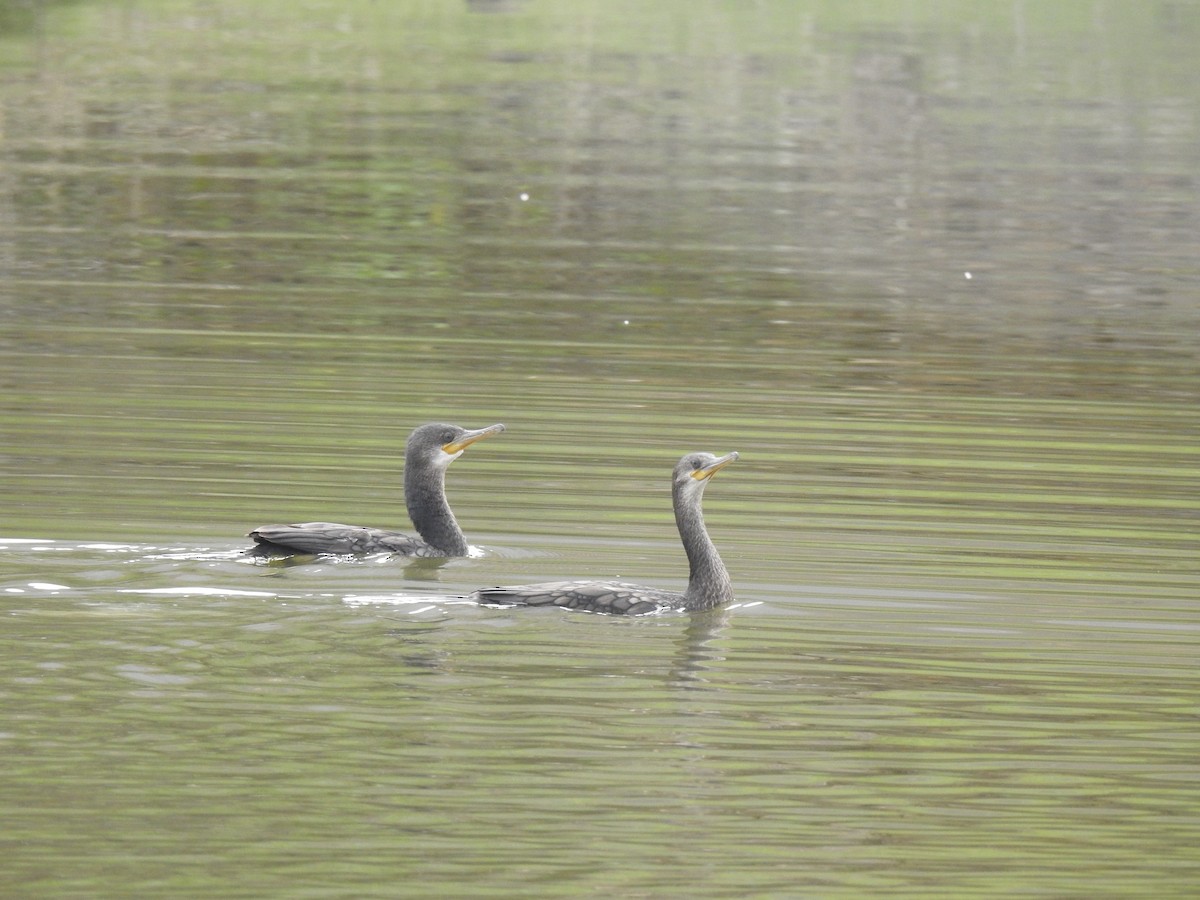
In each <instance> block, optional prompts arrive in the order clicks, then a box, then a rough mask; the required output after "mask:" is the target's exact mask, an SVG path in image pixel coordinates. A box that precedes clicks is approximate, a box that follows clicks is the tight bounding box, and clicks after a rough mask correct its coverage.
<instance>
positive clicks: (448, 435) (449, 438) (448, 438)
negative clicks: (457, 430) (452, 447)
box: [442, 431, 454, 444]
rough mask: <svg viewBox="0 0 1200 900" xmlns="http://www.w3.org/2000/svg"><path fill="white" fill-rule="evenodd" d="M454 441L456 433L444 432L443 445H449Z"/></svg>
mask: <svg viewBox="0 0 1200 900" xmlns="http://www.w3.org/2000/svg"><path fill="white" fill-rule="evenodd" d="M453 440H454V432H453V431H444V432H442V443H443V444H449V443H450V442H451V441H453Z"/></svg>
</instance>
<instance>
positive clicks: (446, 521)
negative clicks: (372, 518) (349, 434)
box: [249, 423, 504, 557]
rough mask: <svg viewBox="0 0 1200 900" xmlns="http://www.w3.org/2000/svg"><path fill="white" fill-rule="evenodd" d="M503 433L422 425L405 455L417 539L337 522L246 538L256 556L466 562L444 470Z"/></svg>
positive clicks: (269, 529)
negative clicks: (370, 555) (478, 443)
mask: <svg viewBox="0 0 1200 900" xmlns="http://www.w3.org/2000/svg"><path fill="white" fill-rule="evenodd" d="M502 431H504V426H503V425H491V426H489V427H487V428H480V429H478V430H477V431H468V430H467V429H465V428H460V427H458V426H457V425H443V424H441V423H432V424H429V425H422V426H421V427H420V428H417V429H415V430H414V431H413V433H412V434H410V435H409V437H408V444H407V446H406V448H405V452H404V502H405V505H406V506H407V507H408V515H409V518H410V519H412V523H413V525H414V526H415V527H416V529H417V534H418V535H419V537H418V536H413V535H409V534H405V533H404V532H401V531H385V530H384V529H381V528H364V527H362V526H360V525H342V524H340V523H337V522H300V523H298V524H294V525H263V526H261V527H259V528H256V529H254V530H253V531H251V532H250V534H249V536H250V537H252V538H254V540H255V542H256V546H255V547H254V548H253V550H254V552H257V553H260V554H264V553H265V554H283V553H396V554H400V555H403V556H423V557H443V556H466V555H467V553H468V552H469V550H470V548H469V546H468V545H467V539H466V536H465V535H463V532H462V529H461V528H459V526H458V521H457V520H456V519H455V518H454V513H453V512H451V510H450V504H449V503H447V502H446V469H447V468H448V467H449V466H450V463H452V462H454V460H456V459H458V457H459V456H461V455H462V453H463V451H464V450H466V449H467V447H469V446H470V445H471V444H473V443H475V442H476V441H480V440H483V439H484V438H486V437H490V436H491V435H493V434H499V433H500V432H502Z"/></svg>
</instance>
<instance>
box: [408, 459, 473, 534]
mask: <svg viewBox="0 0 1200 900" xmlns="http://www.w3.org/2000/svg"><path fill="white" fill-rule="evenodd" d="M404 503H405V505H406V506H407V507H408V517H409V518H410V519H412V523H413V525H414V526H415V527H416V529H417V533H418V534H419V535H421V538H422V539H423V540H424V541H425V543H427V544H429V546H431V547H433V548H434V549H435V550H438V551H440V552H442V553H445V554H446V555H447V556H466V555H467V551H468V546H467V539H466V536H465V535H463V533H462V529H461V528H459V527H458V521H457V520H456V519H455V518H454V513H452V512H451V511H450V504H449V503H447V502H446V467H445V466H437V465H432V466H427V467H424V466H421V465H414V464H413V462H412V461H411V460H409V461H408V462H406V463H405V464H404Z"/></svg>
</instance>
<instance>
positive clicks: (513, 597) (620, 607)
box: [470, 453, 738, 616]
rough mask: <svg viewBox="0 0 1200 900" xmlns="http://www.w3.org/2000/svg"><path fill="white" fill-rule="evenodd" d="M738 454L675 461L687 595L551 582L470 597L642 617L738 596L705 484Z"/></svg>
mask: <svg viewBox="0 0 1200 900" xmlns="http://www.w3.org/2000/svg"><path fill="white" fill-rule="evenodd" d="M737 458H738V455H737V454H736V453H730V454H729V455H727V456H722V457H719V458H718V457H716V456H713V455H712V454H711V453H689V454H688V455H686V456H684V457H683V458H682V459H681V460H679V462H678V463H677V464H676V466H675V469H674V472H673V473H672V480H671V495H672V500H673V502H674V506H675V524H676V525H677V526H678V527H679V537H680V540H681V541H682V542H683V548H684V551H685V552H686V553H687V558H688V565H689V569H690V573H689V577H688V586H687V590H685V591H684V592H683V593H682V594H681V593H678V592H676V591H668V590H663V589H662V588H654V587H646V586H645V585H640V584H627V583H625V582H621V581H548V582H543V583H541V584H526V585H520V586H517V587H494V588H484V589H482V590H478V591H475V593H473V594H471V595H470V598H471V599H473V600H476V601H477V602H479V603H483V604H485V605H488V606H561V607H564V608H567V609H582V610H587V611H589V612H602V613H610V614H615V615H635V616H636V615H642V614H645V613H650V612H656V611H658V610H666V609H679V610H697V609H711V608H712V607H714V606H719V605H721V604H722V603H726V602H728V601H729V600H732V599H733V585H732V584H731V583H730V581H729V572H728V571H727V570H726V568H725V564H724V563H723V562H721V557H720V554H718V553H717V548H716V547H715V546H714V545H713V542H712V540H711V539H710V538H709V536H708V531H707V529H706V528H705V527H704V513H703V511H702V509H701V500H702V499H703V497H704V486H705V485H706V484H707V483H708V481H709V479H710V478H712V476H713V475H715V474H716V473H717V472H718V471H720V470H721V469H722V468H724V467H725V466H727V465H728V464H729V463H731V462H733V461H734V460H735V459H737Z"/></svg>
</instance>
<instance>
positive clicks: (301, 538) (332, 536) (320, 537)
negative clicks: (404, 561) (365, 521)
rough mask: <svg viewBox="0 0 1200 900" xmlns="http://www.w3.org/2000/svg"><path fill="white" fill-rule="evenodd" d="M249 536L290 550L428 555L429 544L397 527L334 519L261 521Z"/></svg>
mask: <svg viewBox="0 0 1200 900" xmlns="http://www.w3.org/2000/svg"><path fill="white" fill-rule="evenodd" d="M250 537H252V538H254V540H255V541H257V542H258V544H259V545H260V547H262V548H263V549H265V550H268V551H270V550H277V551H284V552H287V551H290V552H292V553H401V554H404V555H405V556H428V555H431V551H432V549H433V548H432V547H430V546H429V545H428V544H426V543H425V542H424V541H423V540H421V539H420V538H415V537H412V536H411V535H407V534H404V533H403V532H400V531H384V530H383V529H380V528H362V527H360V526H358V525H341V524H339V523H337V522H301V523H300V524H298V525H264V526H262V527H261V528H256V529H255V530H254V531H252V532H250Z"/></svg>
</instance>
